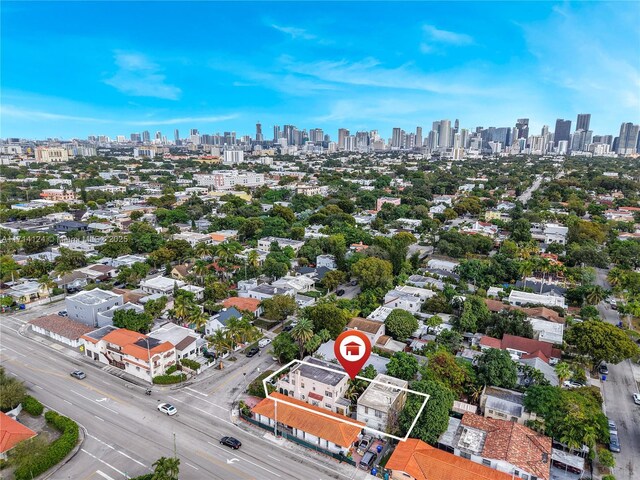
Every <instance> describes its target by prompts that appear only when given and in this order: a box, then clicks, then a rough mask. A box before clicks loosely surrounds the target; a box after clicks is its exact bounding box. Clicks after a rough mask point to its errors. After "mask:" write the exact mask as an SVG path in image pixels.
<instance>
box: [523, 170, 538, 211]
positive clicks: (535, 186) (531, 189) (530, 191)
mask: <svg viewBox="0 0 640 480" xmlns="http://www.w3.org/2000/svg"><path fill="white" fill-rule="evenodd" d="M541 183H542V175H538V176H537V177H536V179H535V181H534V182H533V184H532V185H531V186H530V187H529V188H527V189H526V190H525V191H524V192H522V194H521V195H520V196H519V197H518V200H519V201H520V202H521V203H522V204H523V205H526V204H527V202H528V201H529V199H530V198H531V195H533V192H535V191H536V190H537V189H538V188H540V184H541Z"/></svg>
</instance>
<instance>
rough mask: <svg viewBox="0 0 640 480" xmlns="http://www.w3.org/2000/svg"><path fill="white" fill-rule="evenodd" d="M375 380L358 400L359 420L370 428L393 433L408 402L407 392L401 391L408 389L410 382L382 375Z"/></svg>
mask: <svg viewBox="0 0 640 480" xmlns="http://www.w3.org/2000/svg"><path fill="white" fill-rule="evenodd" d="M374 380H375V382H371V383H369V386H368V387H367V389H366V390H365V391H364V392H363V393H362V395H360V397H359V398H358V410H357V419H358V421H360V422H364V423H366V424H367V426H368V427H369V428H373V429H375V430H380V431H382V432H387V431H391V430H393V429H394V427H395V426H396V424H397V421H398V415H400V412H401V411H402V408H403V407H404V404H405V403H406V401H407V392H406V390H401V389H402V388H407V386H408V385H409V382H407V381H406V380H401V379H399V378H395V377H390V376H389V375H384V374H382V373H379V374H378V375H377V376H376V378H374ZM377 382H380V383H377ZM381 383H383V384H384V385H381Z"/></svg>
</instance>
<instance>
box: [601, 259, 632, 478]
mask: <svg viewBox="0 0 640 480" xmlns="http://www.w3.org/2000/svg"><path fill="white" fill-rule="evenodd" d="M604 275H606V272H604V271H598V272H597V279H598V280H597V283H598V284H599V285H602V286H603V287H608V284H607V283H606V279H603V276H604ZM598 311H599V312H600V316H601V317H602V319H603V320H605V321H607V322H609V323H612V324H614V325H617V323H618V322H619V320H620V316H619V315H618V312H617V311H615V310H613V309H611V307H610V306H609V305H608V304H607V303H605V302H601V303H600V304H599V305H598ZM608 367H609V375H607V380H606V381H605V382H603V383H604V402H605V409H606V414H607V416H608V417H609V418H610V419H611V420H613V421H614V422H616V425H617V427H618V437H619V439H620V450H621V451H620V453H614V454H613V455H614V457H615V459H616V466H615V468H614V469H613V474H614V475H615V477H616V479H617V480H635V479H637V478H640V459H639V455H640V405H636V404H634V403H633V398H632V394H633V393H634V392H638V391H640V390H639V389H638V383H637V380H636V379H637V378H639V377H640V366H639V365H637V364H634V363H633V362H632V361H631V360H625V361H624V362H621V363H619V364H618V365H611V364H610V365H608Z"/></svg>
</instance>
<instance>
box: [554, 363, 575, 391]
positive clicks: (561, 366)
mask: <svg viewBox="0 0 640 480" xmlns="http://www.w3.org/2000/svg"><path fill="white" fill-rule="evenodd" d="M572 374H573V372H572V371H571V367H570V366H569V364H568V363H567V362H560V363H558V364H557V365H556V375H557V376H558V383H559V384H560V385H562V384H563V382H564V381H565V380H568V379H569V378H571V375H572Z"/></svg>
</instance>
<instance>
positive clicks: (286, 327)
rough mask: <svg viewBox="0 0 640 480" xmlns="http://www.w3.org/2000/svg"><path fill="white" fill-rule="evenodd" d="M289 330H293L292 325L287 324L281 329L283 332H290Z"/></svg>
mask: <svg viewBox="0 0 640 480" xmlns="http://www.w3.org/2000/svg"><path fill="white" fill-rule="evenodd" d="M291 330H293V325H287V326H285V327H284V328H283V329H282V331H283V332H290V331H291Z"/></svg>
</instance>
